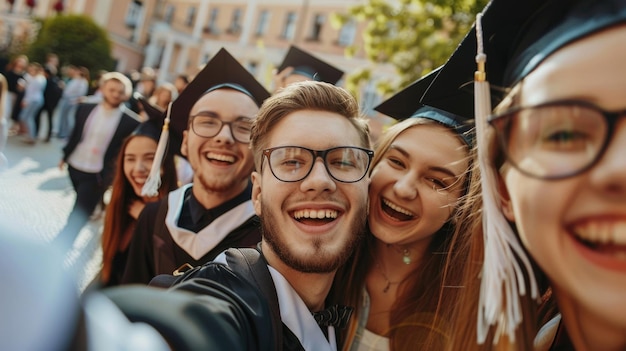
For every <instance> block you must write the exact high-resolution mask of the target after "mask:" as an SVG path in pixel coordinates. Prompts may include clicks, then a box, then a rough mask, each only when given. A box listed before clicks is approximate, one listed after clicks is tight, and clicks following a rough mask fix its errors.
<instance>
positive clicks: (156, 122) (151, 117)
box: [131, 92, 175, 151]
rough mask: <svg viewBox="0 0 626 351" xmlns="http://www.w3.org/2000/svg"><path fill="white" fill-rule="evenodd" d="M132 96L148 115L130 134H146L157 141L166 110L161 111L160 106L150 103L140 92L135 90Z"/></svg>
mask: <svg viewBox="0 0 626 351" xmlns="http://www.w3.org/2000/svg"><path fill="white" fill-rule="evenodd" d="M133 97H134V98H135V99H137V101H139V103H140V104H141V106H142V107H143V110H144V112H145V113H146V115H148V120H146V121H144V122H141V123H140V124H139V125H138V126H137V128H135V130H134V131H133V132H132V134H131V135H143V136H147V137H148V138H151V139H153V140H155V141H156V142H158V141H159V138H160V137H161V130H162V129H163V123H164V122H165V113H166V111H163V110H161V109H160V108H158V107H156V106H154V105H153V104H151V103H150V102H149V101H148V99H146V98H145V97H144V96H143V95H141V94H140V93H137V92H135V93H134V94H133ZM174 151H175V150H174Z"/></svg>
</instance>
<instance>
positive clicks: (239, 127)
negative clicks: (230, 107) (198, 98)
mask: <svg viewBox="0 0 626 351" xmlns="http://www.w3.org/2000/svg"><path fill="white" fill-rule="evenodd" d="M224 125H228V126H229V127H230V134H231V135H232V136H233V139H235V140H236V141H238V142H240V143H243V144H248V143H250V129H251V128H252V119H250V118H245V117H240V118H238V119H236V120H234V121H232V122H224V121H222V120H221V119H219V118H217V117H214V116H206V115H202V114H199V115H195V116H193V117H192V119H191V129H192V130H193V132H194V133H196V134H197V135H198V136H201V137H204V138H212V137H214V136H216V135H218V134H219V133H220V131H221V130H222V128H224Z"/></svg>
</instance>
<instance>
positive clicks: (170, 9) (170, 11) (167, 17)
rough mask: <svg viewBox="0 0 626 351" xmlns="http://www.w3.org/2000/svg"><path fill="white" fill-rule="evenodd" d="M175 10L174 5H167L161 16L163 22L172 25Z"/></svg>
mask: <svg viewBox="0 0 626 351" xmlns="http://www.w3.org/2000/svg"><path fill="white" fill-rule="evenodd" d="M175 9H176V8H175V7H174V5H167V7H166V8H165V14H164V15H163V21H165V22H166V23H169V24H172V21H173V20H174V10H175Z"/></svg>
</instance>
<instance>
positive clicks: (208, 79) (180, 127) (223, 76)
mask: <svg viewBox="0 0 626 351" xmlns="http://www.w3.org/2000/svg"><path fill="white" fill-rule="evenodd" d="M218 89H232V90H236V91H239V92H241V93H243V94H246V95H248V96H249V97H250V98H251V99H252V100H253V101H254V102H255V103H256V104H257V106H261V104H263V101H265V99H267V98H268V97H269V96H270V93H269V92H268V91H267V90H266V89H265V87H263V85H262V84H261V83H259V82H258V81H257V80H256V78H254V76H253V75H252V74H251V73H250V72H248V70H246V68H245V67H243V66H242V65H241V64H240V63H239V62H238V61H237V60H236V59H235V58H234V57H233V56H232V55H231V54H230V53H229V52H228V51H226V49H224V48H221V49H220V50H219V51H218V52H217V53H216V54H215V55H214V56H213V57H212V58H211V60H209V62H207V64H206V65H205V66H204V68H203V69H202V70H201V71H200V72H199V73H198V74H197V75H196V76H195V78H194V79H193V80H192V81H191V82H189V84H187V86H186V87H185V89H184V90H183V91H182V92H181V93H180V95H178V97H177V98H176V100H174V102H173V103H171V105H170V106H171V107H169V108H168V113H169V114H170V116H167V117H169V118H167V117H166V118H165V123H164V126H163V133H166V131H167V132H168V134H169V135H167V136H168V137H167V138H164V136H161V139H160V143H163V142H167V141H168V139H169V143H170V146H169V147H170V149H173V150H176V152H177V153H180V146H181V144H182V140H183V132H184V131H185V130H186V129H187V126H188V125H189V113H190V111H191V108H192V107H193V106H194V105H195V103H196V102H197V101H198V100H199V99H200V98H201V97H202V96H203V95H205V94H207V93H210V92H212V91H214V90H218ZM166 115H167V113H166ZM158 151H159V150H158V149H157V152H158ZM157 157H158V154H157V155H155V161H154V163H153V164H152V170H151V171H150V174H151V175H154V178H155V180H154V181H152V180H151V178H150V177H148V180H146V184H145V185H144V189H143V192H144V193H146V192H148V193H152V194H154V193H156V189H158V186H157V187H156V188H154V187H155V185H156V184H158V183H160V180H158V181H157V179H156V178H157V177H158V176H159V170H160V162H157V161H159V160H158V159H157ZM156 167H158V168H156Z"/></svg>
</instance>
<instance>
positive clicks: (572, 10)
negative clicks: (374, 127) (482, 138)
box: [422, 0, 626, 116]
mask: <svg viewBox="0 0 626 351" xmlns="http://www.w3.org/2000/svg"><path fill="white" fill-rule="evenodd" d="M625 18H626V1H625V0H608V1H605V0H603V1H594V0H524V1H507V0H492V1H491V2H490V3H489V4H488V5H487V6H486V7H485V9H484V10H483V13H482V31H483V34H482V35H483V38H484V39H483V41H484V42H483V45H484V52H485V54H486V57H487V62H486V74H487V80H488V81H489V82H490V84H491V87H492V89H491V95H492V108H493V107H495V106H496V105H497V104H498V103H499V102H500V101H501V100H502V98H503V97H504V94H505V89H504V88H509V87H511V86H512V85H513V84H515V83H517V82H519V81H520V80H521V79H522V78H524V77H525V76H526V75H528V74H529V73H530V72H532V71H533V70H534V69H535V68H536V67H537V66H538V65H539V64H540V63H541V62H543V60H545V59H546V58H547V57H548V56H550V55H551V54H553V53H554V52H555V51H557V50H558V49H559V48H561V47H563V46H565V45H567V44H569V43H571V42H573V41H576V40H578V39H580V38H582V37H584V36H587V35H590V34H593V33H595V32H597V31H600V30H602V29H604V28H607V27H609V26H611V25H614V24H616V23H619V22H624V21H625ZM477 44H478V43H477V40H476V26H473V27H472V29H471V30H470V32H469V33H468V34H467V36H466V37H465V38H464V39H463V40H462V41H461V43H460V44H459V46H458V47H457V48H456V51H455V52H454V53H453V54H452V56H451V57H450V58H449V60H448V62H447V63H446V64H445V65H444V66H443V68H442V69H441V72H440V73H439V74H438V76H437V77H436V79H435V80H434V81H433V82H432V84H431V85H430V87H429V89H428V91H427V92H426V93H425V94H424V96H423V101H422V102H423V103H425V104H428V105H432V106H435V107H438V108H443V109H446V110H447V111H450V112H452V113H455V114H459V115H465V116H471V115H473V109H474V102H473V96H472V95H473V84H472V82H473V79H474V71H475V68H476V65H475V64H474V63H475V59H474V58H475V56H476V47H477ZM494 87H497V88H495V89H494Z"/></svg>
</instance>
